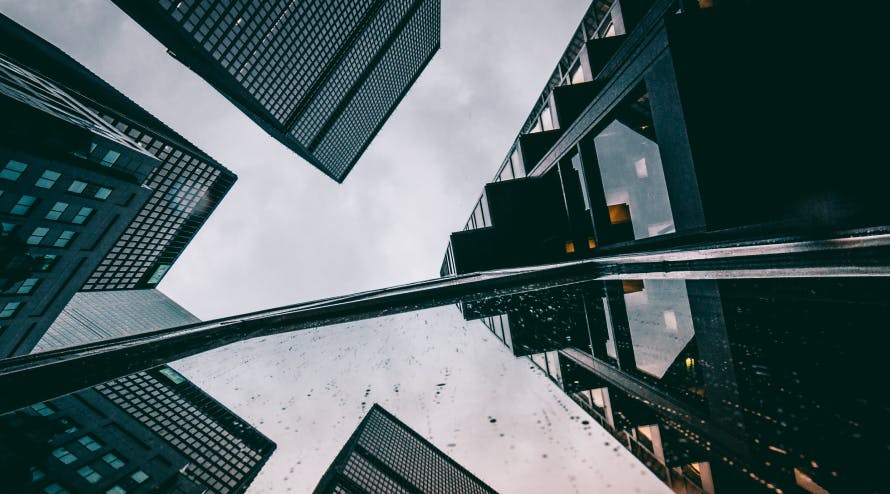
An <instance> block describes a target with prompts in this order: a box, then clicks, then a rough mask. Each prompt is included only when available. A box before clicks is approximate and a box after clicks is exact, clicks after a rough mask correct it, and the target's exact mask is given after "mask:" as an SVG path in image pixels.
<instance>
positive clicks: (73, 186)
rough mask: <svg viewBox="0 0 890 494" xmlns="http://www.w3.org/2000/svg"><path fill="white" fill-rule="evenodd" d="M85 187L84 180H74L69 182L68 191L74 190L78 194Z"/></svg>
mask: <svg viewBox="0 0 890 494" xmlns="http://www.w3.org/2000/svg"><path fill="white" fill-rule="evenodd" d="M86 187H87V183H86V182H81V181H80V180H75V181H73V182H71V185H69V186H68V192H74V193H75V194H80V193H81V192H83V189H85V188H86Z"/></svg>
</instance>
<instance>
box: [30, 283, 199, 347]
mask: <svg viewBox="0 0 890 494" xmlns="http://www.w3.org/2000/svg"><path fill="white" fill-rule="evenodd" d="M199 322H201V320H200V319H198V318H197V317H195V316H193V315H192V314H191V313H190V312H188V311H187V310H185V309H183V308H182V307H181V306H180V305H179V304H177V303H176V302H174V301H173V300H171V299H170V298H169V297H167V296H166V295H164V294H163V293H161V292H160V291H159V290H157V289H143V290H109V291H102V292H78V293H76V294H74V296H73V297H72V298H71V300H70V301H69V302H68V305H66V306H65V309H64V310H63V311H62V313H61V314H59V316H58V317H57V318H56V320H55V321H53V323H52V325H51V326H50V327H49V329H48V330H47V331H46V333H45V334H44V335H43V337H42V338H41V339H40V341H39V342H38V343H37V346H35V347H34V350H33V351H34V352H40V351H44V350H50V349H53V348H59V347H64V346H70V345H78V344H83V343H92V342H94V341H100V340H104V339H107V338H115V337H119V336H128V335H134V334H139V333H144V332H147V331H153V330H156V329H166V328H172V327H175V326H183V325H186V324H194V323H199Z"/></svg>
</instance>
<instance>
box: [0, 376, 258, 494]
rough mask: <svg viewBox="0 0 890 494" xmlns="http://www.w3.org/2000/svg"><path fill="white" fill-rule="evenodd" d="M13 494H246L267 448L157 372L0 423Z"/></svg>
mask: <svg viewBox="0 0 890 494" xmlns="http://www.w3.org/2000/svg"><path fill="white" fill-rule="evenodd" d="M0 437H2V439H3V440H2V441H0V457H3V458H4V460H6V461H4V464H3V466H2V467H0V470H2V473H3V478H4V487H8V488H11V489H12V491H11V492H13V491H14V492H52V493H63V492H109V493H112V494H122V493H128V492H133V493H140V492H171V493H179V494H200V493H205V492H216V493H233V492H244V491H246V490H247V487H248V485H249V484H250V482H251V481H252V480H253V479H254V478H255V477H256V475H257V474H258V473H259V470H260V469H261V468H262V466H263V464H264V463H265V462H266V460H267V459H268V458H269V456H271V454H272V452H273V451H274V450H275V444H274V443H273V442H272V441H270V440H269V439H268V438H266V437H265V436H263V435H262V434H260V433H259V432H258V431H257V430H256V429H254V428H253V427H251V426H250V425H249V424H247V423H246V422H244V421H243V420H241V419H240V418H239V417H238V416H237V415H235V414H234V413H232V412H231V411H230V410H228V409H226V408H225V407H224V406H222V405H221V404H220V403H218V402H217V401H215V400H214V399H213V398H211V397H210V396H208V395H207V394H205V393H204V392H203V391H201V390H200V389H199V388H198V387H197V386H195V385H193V384H192V383H190V382H189V381H187V380H186V379H185V378H184V377H182V376H181V375H180V374H178V373H177V372H176V371H174V370H173V369H171V368H169V367H166V366H162V367H158V368H155V369H152V370H149V371H146V372H140V373H137V374H133V375H130V376H126V377H123V378H120V379H116V380H114V381H110V382H107V383H104V384H102V385H99V386H96V387H94V388H91V389H87V390H83V391H78V392H77V393H73V394H71V395H67V396H63V397H60V398H56V399H54V400H51V401H48V402H44V403H37V404H35V405H32V406H31V407H28V408H25V409H22V410H19V411H18V412H14V413H10V414H7V415H4V416H2V417H0Z"/></svg>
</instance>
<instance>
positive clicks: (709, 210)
mask: <svg viewBox="0 0 890 494" xmlns="http://www.w3.org/2000/svg"><path fill="white" fill-rule="evenodd" d="M800 14H801V13H800V12H794V13H790V14H789V13H788V12H783V11H781V9H776V10H775V11H773V12H771V15H770V23H771V25H774V26H779V27H778V28H777V29H772V30H771V31H775V32H776V34H775V36H772V37H770V36H758V35H754V34H753V33H751V31H750V26H752V25H759V24H760V21H761V20H762V18H758V17H757V16H758V13H757V9H755V8H753V6H750V5H748V4H747V3H746V2H683V1H659V0H596V1H594V2H592V3H591V5H590V8H589V9H588V11H587V13H586V14H585V16H584V18H583V19H582V21H581V24H580V26H579V27H578V29H577V30H576V31H575V33H574V34H573V36H572V39H571V41H570V43H569V45H568V47H567V48H566V50H565V52H564V53H563V55H562V57H561V58H560V60H559V63H558V65H557V67H556V68H555V69H554V71H553V73H552V75H551V77H550V78H549V80H548V81H547V83H546V85H545V87H544V90H543V91H542V93H541V95H540V97H539V98H538V100H537V101H536V102H535V104H534V106H533V108H532V111H531V113H530V115H529V116H528V118H527V119H526V121H525V122H524V123H523V124H522V126H521V127H520V133H519V135H518V137H517V138H516V140H515V142H514V143H513V145H512V146H511V147H510V149H509V150H508V151H507V155H506V157H505V158H504V161H503V162H502V163H501V165H500V167H499V168H498V169H497V171H496V173H495V175H494V177H493V179H492V181H491V183H488V184H486V185H485V186H484V188H483V191H482V194H481V196H480V197H479V198H478V200H477V201H476V204H475V205H474V207H473V211H472V213H471V214H470V217H469V218H468V220H467V221H466V224H465V226H464V228H463V231H459V232H455V233H453V234H452V235H451V238H450V241H449V243H448V246H447V249H446V253H445V258H444V260H443V263H442V267H441V274H442V275H443V276H444V275H448V274H463V273H470V272H474V271H481V270H486V269H494V268H504V267H516V266H528V265H533V264H545V263H551V262H563V261H572V260H578V259H584V258H595V257H602V256H608V255H612V254H619V253H628V252H633V253H639V252H654V251H665V250H669V249H673V250H694V249H700V248H707V247H711V246H715V245H718V244H721V243H724V244H725V243H727V242H733V243H740V242H749V243H754V244H757V243H760V244H766V243H769V242H771V241H775V240H777V239H787V238H790V237H797V238H800V237H804V238H814V237H816V238H825V237H830V236H832V235H836V236H845V235H847V234H863V235H864V234H865V233H862V232H865V231H866V230H867V229H868V228H871V227H875V226H882V225H886V224H888V223H890V215H888V213H887V211H888V210H887V208H886V207H884V205H883V204H881V202H880V199H879V197H882V196H883V191H882V190H881V189H880V186H879V185H877V184H875V183H874V181H873V180H870V179H869V176H872V175H873V174H875V173H879V172H878V171H877V169H875V168H872V166H873V163H871V161H872V160H866V161H865V164H863V166H864V167H865V168H863V170H862V171H861V173H859V172H857V173H847V172H845V171H844V170H843V169H842V168H843V167H840V166H837V164H838V163H841V162H847V161H849V160H848V159H846V160H845V159H838V160H833V159H831V158H830V157H829V154H830V151H829V150H828V149H827V147H824V148H823V147H820V146H815V145H813V144H812V140H813V135H815V134H814V133H813V132H812V129H811V130H809V131H808V130H806V129H808V127H807V125H804V124H803V123H802V122H803V121H806V120H807V119H810V120H811V121H813V122H816V121H819V122H821V121H824V120H825V119H826V118H827V115H829V113H826V111H825V110H819V109H818V108H819V106H818V105H815V104H807V103H806V101H818V100H821V99H822V98H823V97H822V96H821V95H820V93H819V91H824V90H825V88H822V89H819V90H817V88H816V87H815V86H814V85H812V84H809V83H808V82H807V81H808V80H809V79H807V78H805V77H804V76H803V75H802V74H804V73H806V71H807V70H808V69H812V70H815V71H817V72H818V71H819V70H821V69H820V68H819V67H821V66H822V64H823V62H815V61H814V59H818V57H819V55H817V54H816V53H817V52H816V51H814V50H815V48H814V47H812V46H806V47H802V46H801V43H802V42H803V41H802V40H812V34H813V33H811V32H808V31H806V28H805V27H803V26H802V23H801V22H799V20H797V17H795V16H799V15H800ZM537 35H539V36H540V35H542V33H537ZM705 40H706V41H705ZM795 47H796V48H795ZM801 50H803V51H804V52H805V53H807V54H808V56H807V57H801V56H798V52H800V51H801ZM807 50H809V51H807ZM809 55H814V56H812V57H811V56H809ZM789 60H791V61H792V62H789ZM811 62H812V63H813V64H814V65H813V66H810V65H807V64H808V63H811ZM763 74H769V76H768V77H764V76H763ZM802 86H803V87H806V88H807V89H806V94H807V96H808V97H812V99H810V100H807V99H806V98H804V97H803V96H801V95H799V96H798V97H795V98H788V97H784V96H783V95H788V94H794V93H795V92H796V91H798V90H799V88H800V87H802ZM820 87H822V86H820ZM831 115H833V114H831ZM831 124H833V122H831ZM838 147H842V148H844V149H843V150H842V151H841V152H846V151H847V147H846V146H838ZM831 152H833V150H832V151H831ZM820 153H821V155H820ZM866 170H867V171H866Z"/></svg>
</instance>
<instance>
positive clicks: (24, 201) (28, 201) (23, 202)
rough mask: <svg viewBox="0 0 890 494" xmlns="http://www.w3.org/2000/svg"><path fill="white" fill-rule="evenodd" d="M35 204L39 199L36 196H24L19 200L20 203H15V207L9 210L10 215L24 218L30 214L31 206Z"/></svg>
mask: <svg viewBox="0 0 890 494" xmlns="http://www.w3.org/2000/svg"><path fill="white" fill-rule="evenodd" d="M35 202H37V198H36V197H34V196H27V195H25V196H22V197H21V199H19V202H17V203H15V206H13V207H12V209H10V210H9V214H15V215H18V216H24V215H26V214H28V211H30V210H31V206H33V205H34V203H35Z"/></svg>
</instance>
